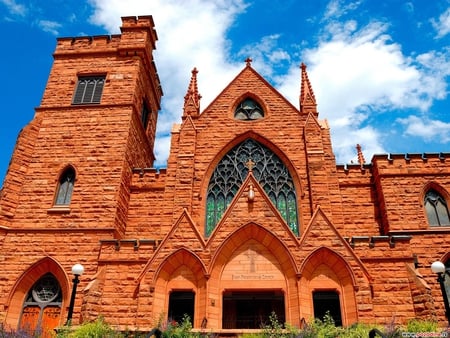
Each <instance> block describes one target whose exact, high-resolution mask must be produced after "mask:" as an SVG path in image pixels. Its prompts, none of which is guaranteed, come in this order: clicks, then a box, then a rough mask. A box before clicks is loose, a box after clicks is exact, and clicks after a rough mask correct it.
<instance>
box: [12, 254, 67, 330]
mask: <svg viewBox="0 0 450 338" xmlns="http://www.w3.org/2000/svg"><path fill="white" fill-rule="evenodd" d="M70 289H71V287H70V283H69V278H68V276H67V274H66V273H65V271H64V269H63V268H62V267H61V266H60V264H59V263H57V262H56V261H55V260H54V259H52V258H50V257H45V258H43V259H41V260H40V261H38V262H36V263H35V264H33V265H32V266H31V267H29V268H28V269H27V270H26V271H24V272H23V273H22V275H21V276H20V277H19V278H18V279H17V282H16V284H15V285H14V287H13V288H12V290H11V293H10V295H9V298H8V300H7V308H8V312H7V314H6V318H5V322H4V325H5V326H6V327H9V328H12V329H21V328H22V329H23V330H28V331H33V330H37V331H39V333H40V337H46V335H45V334H46V332H47V333H48V332H50V333H51V334H50V335H49V336H51V335H52V334H53V333H54V332H53V329H54V328H56V327H58V326H60V325H62V324H63V323H64V318H65V315H66V307H67V306H68V304H69V296H70Z"/></svg>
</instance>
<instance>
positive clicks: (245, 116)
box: [234, 98, 264, 121]
mask: <svg viewBox="0 0 450 338" xmlns="http://www.w3.org/2000/svg"><path fill="white" fill-rule="evenodd" d="M263 117H264V111H263V110H262V108H261V107H260V106H259V105H258V104H257V103H256V102H255V101H254V100H252V99H250V98H247V99H245V100H244V101H242V102H241V103H240V104H239V105H238V106H237V108H236V110H235V112H234V118H235V119H236V120H244V121H251V120H258V119H261V118H263Z"/></svg>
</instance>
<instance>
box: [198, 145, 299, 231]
mask: <svg viewBox="0 0 450 338" xmlns="http://www.w3.org/2000/svg"><path fill="white" fill-rule="evenodd" d="M248 163H252V171H253V175H254V176H255V178H256V179H257V180H258V181H259V183H260V184H261V186H262V187H263V189H264V191H265V192H266V193H267V195H268V196H269V198H270V200H271V201H272V203H273V204H274V205H275V206H276V208H277V209H278V210H279V211H280V214H281V215H282V216H283V218H284V219H285V220H286V222H287V224H288V225H289V227H290V228H291V230H292V231H293V232H294V233H295V234H296V235H298V234H299V231H298V215H297V197H296V193H295V187H294V182H293V180H292V177H291V175H290V173H289V171H288V169H287V168H286V166H285V165H284V163H283V162H282V161H281V160H280V158H279V157H278V156H277V155H276V154H274V153H273V152H272V151H271V150H270V149H268V148H267V147H265V146H263V145H262V144H260V143H258V142H257V141H255V140H253V139H247V140H245V141H244V142H242V143H240V144H238V145H237V146H235V147H234V148H233V149H231V150H230V151H229V152H228V153H227V154H226V155H225V156H224V157H223V158H222V160H221V161H220V162H219V164H218V165H217V167H216V169H215V170H214V172H213V174H212V176H211V179H210V181H209V185H208V191H207V198H206V229H205V232H206V236H209V235H210V234H211V232H212V231H213V230H214V228H215V226H216V224H217V223H218V222H219V220H220V218H221V217H222V215H223V213H224V212H225V210H226V208H227V207H228V205H229V204H230V202H231V200H232V199H233V197H234V196H235V195H236V193H237V191H238V189H239V187H240V186H241V185H242V182H243V181H244V180H245V178H246V177H247V175H248V172H249V168H248Z"/></svg>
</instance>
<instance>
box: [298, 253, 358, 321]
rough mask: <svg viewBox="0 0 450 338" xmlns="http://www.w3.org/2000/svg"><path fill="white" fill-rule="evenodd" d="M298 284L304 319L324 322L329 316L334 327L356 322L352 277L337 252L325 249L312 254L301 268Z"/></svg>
mask: <svg viewBox="0 0 450 338" xmlns="http://www.w3.org/2000/svg"><path fill="white" fill-rule="evenodd" d="M300 285H301V287H300V293H301V294H302V298H303V299H304V300H305V301H304V302H303V303H302V304H301V315H302V317H303V318H305V319H306V320H307V319H309V318H317V319H320V320H323V318H324V316H325V314H327V313H329V315H330V316H331V317H332V318H333V320H334V322H335V324H336V325H348V324H351V323H354V322H357V320H358V318H357V310H356V297H355V289H354V287H355V282H354V278H353V275H352V273H351V270H350V268H349V266H348V265H347V263H346V261H345V260H344V259H343V258H342V257H341V256H340V255H338V254H337V253H336V252H334V251H332V250H330V249H328V248H325V247H322V248H319V249H317V250H316V251H314V252H313V253H312V254H311V255H310V256H309V257H308V258H307V259H306V260H305V262H304V264H303V266H302V278H301V281H300Z"/></svg>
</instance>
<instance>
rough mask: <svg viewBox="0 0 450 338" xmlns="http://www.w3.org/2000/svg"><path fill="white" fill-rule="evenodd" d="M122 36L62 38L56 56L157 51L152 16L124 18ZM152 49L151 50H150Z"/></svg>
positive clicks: (58, 43)
mask: <svg viewBox="0 0 450 338" xmlns="http://www.w3.org/2000/svg"><path fill="white" fill-rule="evenodd" d="M120 30H121V34H115V35H94V36H79V37H62V38H58V39H57V46H56V50H55V53H54V56H55V57H56V56H59V55H65V54H79V53H84V54H85V53H105V52H113V51H117V50H119V51H121V52H122V53H124V51H123V50H128V49H133V50H134V52H135V53H138V51H139V50H142V49H147V48H148V49H155V48H156V41H157V40H158V36H157V34H156V31H155V28H154V22H153V18H152V16H139V17H122V26H121V27H120ZM149 47H150V48H149Z"/></svg>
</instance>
